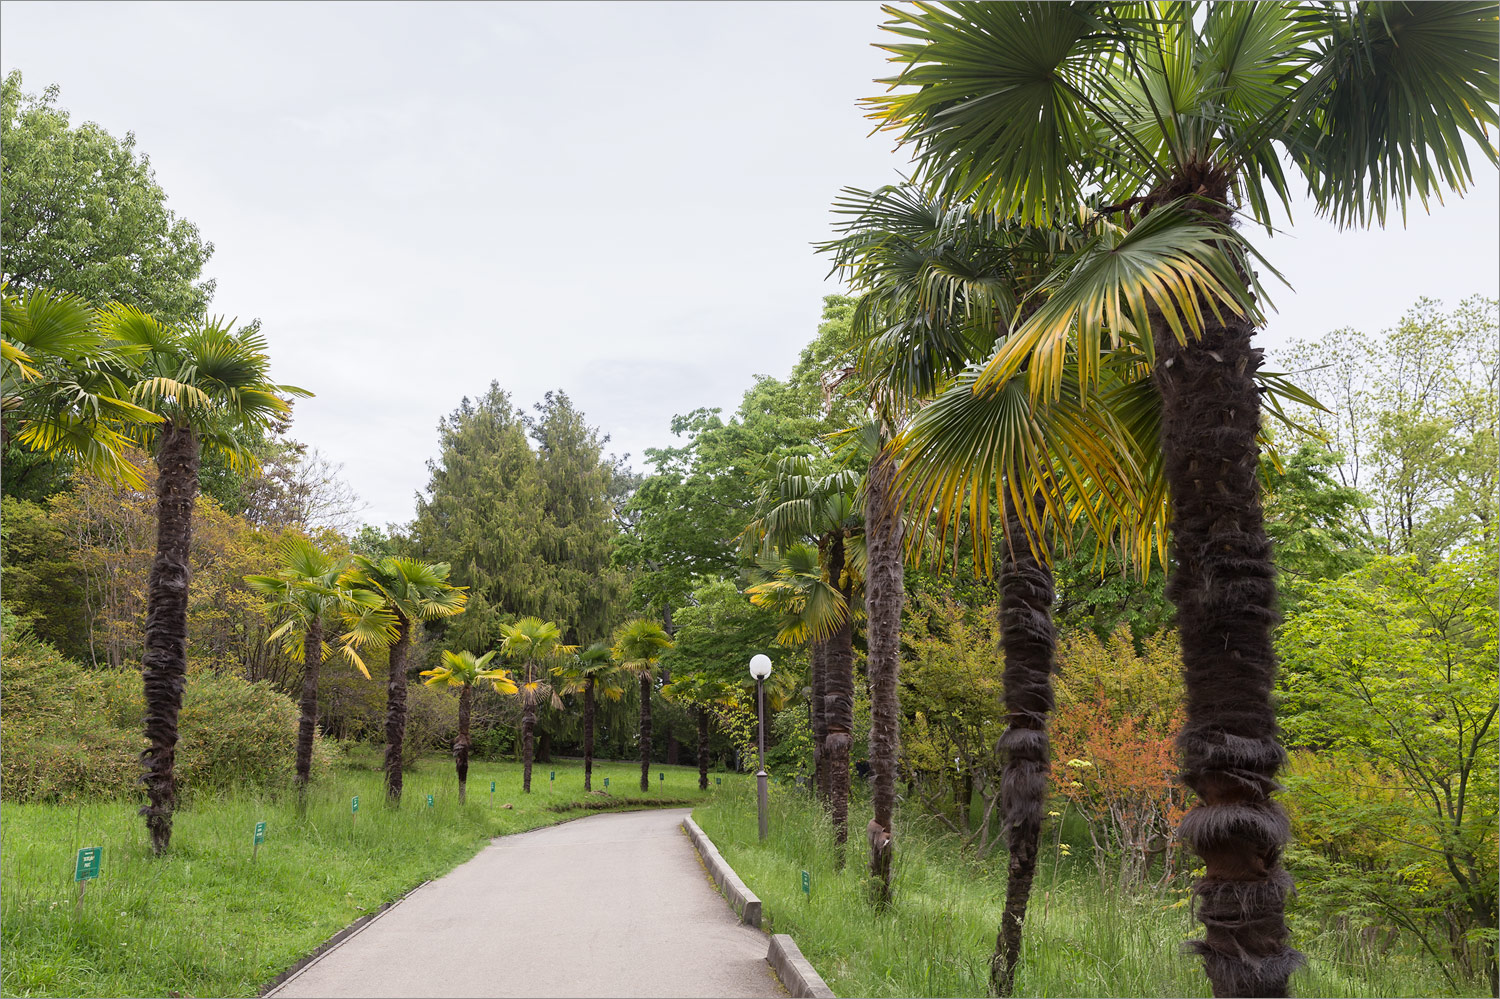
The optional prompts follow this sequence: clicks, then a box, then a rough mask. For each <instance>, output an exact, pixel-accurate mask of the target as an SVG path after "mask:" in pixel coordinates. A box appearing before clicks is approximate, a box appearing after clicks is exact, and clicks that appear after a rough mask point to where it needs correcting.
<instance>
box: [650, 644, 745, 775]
mask: <svg viewBox="0 0 1500 999" xmlns="http://www.w3.org/2000/svg"><path fill="white" fill-rule="evenodd" d="M735 689H736V688H734V687H733V686H731V685H729V684H727V683H725V682H724V681H722V680H717V679H714V678H713V677H711V676H705V675H703V674H701V673H700V674H695V675H693V676H679V677H677V678H676V679H674V680H673V681H672V682H671V683H668V684H666V685H665V686H663V687H662V688H661V695H662V696H663V697H665V698H666V699H667V700H669V701H680V702H681V703H683V704H686V705H689V706H690V707H691V708H692V709H693V713H694V714H695V715H696V716H697V720H698V790H700V791H707V790H708V712H709V709H710V708H712V707H713V706H714V705H715V704H722V703H723V702H724V701H725V700H727V699H729V698H730V697H731V696H732V695H733V694H734V692H735Z"/></svg>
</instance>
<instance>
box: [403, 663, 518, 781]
mask: <svg viewBox="0 0 1500 999" xmlns="http://www.w3.org/2000/svg"><path fill="white" fill-rule="evenodd" d="M493 658H495V650H493V649H492V650H490V651H489V652H486V653H485V654H484V655H482V656H480V657H478V658H477V659H476V658H475V657H474V653H472V652H468V651H464V652H449V651H448V650H447V649H444V650H443V664H442V665H441V666H438V667H435V668H434V669H426V670H423V671H422V673H421V675H422V676H425V677H427V679H425V680H423V681H422V683H423V684H425V685H426V686H428V687H438V686H444V687H457V688H458V737H457V738H455V739H454V740H453V765H454V766H455V767H456V768H457V769H458V803H459V804H460V805H462V804H463V803H464V801H465V800H466V799H467V797H468V788H469V708H470V704H471V699H470V694H471V692H472V691H473V689H474V684H476V683H478V682H479V681H480V680H490V681H492V682H493V683H494V685H495V690H496V691H498V692H499V693H502V694H514V693H515V692H516V685H515V682H514V681H512V680H511V678H510V671H509V670H505V669H499V668H496V669H486V668H485V667H486V666H488V665H489V662H490V660H491V659H493Z"/></svg>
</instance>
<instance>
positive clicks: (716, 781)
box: [714, 777, 724, 784]
mask: <svg viewBox="0 0 1500 999" xmlns="http://www.w3.org/2000/svg"><path fill="white" fill-rule="evenodd" d="M714 783H715V784H722V783H724V778H723V777H715V778H714Z"/></svg>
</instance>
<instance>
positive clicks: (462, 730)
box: [453, 683, 473, 805]
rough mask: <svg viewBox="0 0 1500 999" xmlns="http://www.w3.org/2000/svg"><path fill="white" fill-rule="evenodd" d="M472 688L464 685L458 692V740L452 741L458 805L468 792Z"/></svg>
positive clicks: (464, 799) (465, 798)
mask: <svg viewBox="0 0 1500 999" xmlns="http://www.w3.org/2000/svg"><path fill="white" fill-rule="evenodd" d="M472 689H473V688H471V687H470V686H469V684H467V683H466V684H464V686H463V689H462V690H460V691H459V692H458V738H457V739H454V740H453V765H454V766H455V767H457V768H458V803H459V804H460V805H462V804H463V803H464V802H465V801H466V800H467V798H468V790H469V704H470V700H469V694H470V691H471V690H472Z"/></svg>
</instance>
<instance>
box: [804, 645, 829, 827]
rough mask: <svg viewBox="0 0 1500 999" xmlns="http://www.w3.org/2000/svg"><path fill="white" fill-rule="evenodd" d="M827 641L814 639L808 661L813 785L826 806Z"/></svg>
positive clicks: (825, 806)
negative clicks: (810, 683)
mask: <svg viewBox="0 0 1500 999" xmlns="http://www.w3.org/2000/svg"><path fill="white" fill-rule="evenodd" d="M827 660H828V643H826V642H819V641H814V642H813V643H812V645H811V648H810V649H809V655H808V663H809V666H810V668H811V670H812V730H813V786H814V787H815V788H816V789H817V794H818V800H819V801H821V802H822V803H823V807H824V808H827V807H828V746H827V742H828V712H827V708H826V705H825V704H824V701H823V698H824V697H825V696H826V695H827V690H826V689H825V688H826V685H827V679H828V662H827Z"/></svg>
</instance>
